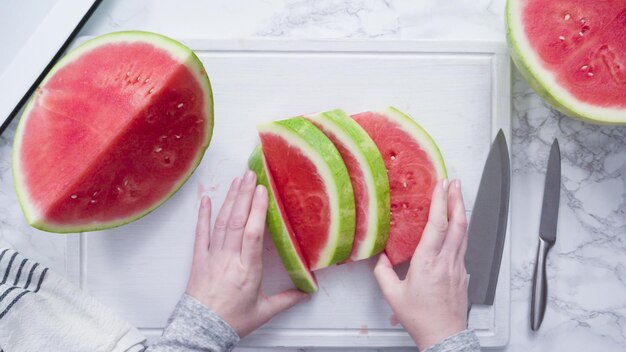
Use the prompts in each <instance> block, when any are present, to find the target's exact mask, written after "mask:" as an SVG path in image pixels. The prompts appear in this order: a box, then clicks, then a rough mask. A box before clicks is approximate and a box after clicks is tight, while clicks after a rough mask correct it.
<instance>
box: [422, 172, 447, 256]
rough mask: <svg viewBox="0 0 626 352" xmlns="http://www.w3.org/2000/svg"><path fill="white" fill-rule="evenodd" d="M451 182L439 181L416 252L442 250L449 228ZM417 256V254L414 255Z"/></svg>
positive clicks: (437, 251)
mask: <svg viewBox="0 0 626 352" xmlns="http://www.w3.org/2000/svg"><path fill="white" fill-rule="evenodd" d="M449 185H450V183H449V182H448V180H446V179H444V180H441V181H439V182H437V185H436V186H435V189H434V190H433V195H432V199H431V202H430V212H429V214H428V222H427V223H426V227H425V228H424V232H423V234H422V238H421V240H420V242H419V244H418V246H417V250H416V253H417V252H418V251H419V252H425V253H431V254H437V253H439V251H441V247H442V246H443V241H444V239H445V238H446V232H447V230H448V188H449ZM414 257H415V255H414Z"/></svg>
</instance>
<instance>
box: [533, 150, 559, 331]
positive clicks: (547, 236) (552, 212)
mask: <svg viewBox="0 0 626 352" xmlns="http://www.w3.org/2000/svg"><path fill="white" fill-rule="evenodd" d="M560 198H561V150H560V148H559V141H558V140H557V139H556V138H555V139H554V142H553V143H552V147H551V148H550V156H549V158H548V169H547V170H546V181H545V185H544V188H543V202H542V204H541V220H540V223H539V246H538V247H537V260H536V261H535V270H534V273H533V290H532V296H531V305H530V326H531V329H532V330H533V331H537V330H538V329H539V327H540V326H541V322H542V321H543V316H544V314H545V312H546V299H547V292H548V282H547V279H546V256H547V255H548V251H549V250H550V248H551V247H552V245H554V243H555V242H556V230H557V222H558V218H559V201H560Z"/></svg>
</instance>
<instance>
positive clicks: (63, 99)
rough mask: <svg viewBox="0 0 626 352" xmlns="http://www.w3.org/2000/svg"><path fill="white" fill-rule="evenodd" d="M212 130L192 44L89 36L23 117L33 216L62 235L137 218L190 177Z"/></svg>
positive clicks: (28, 208) (21, 194)
mask: <svg viewBox="0 0 626 352" xmlns="http://www.w3.org/2000/svg"><path fill="white" fill-rule="evenodd" d="M212 131H213V98H212V93H211V85H210V83H209V79H208V77H207V74H206V72H205V70H204V68H203V66H202V63H201V62H200V60H199V59H198V58H197V57H196V55H195V54H194V53H193V52H192V51H191V50H189V48H187V47H185V46H183V45H182V44H180V43H178V42H176V41H174V40H172V39H169V38H166V37H164V36H161V35H158V34H154V33H147V32H118V33H112V34H108V35H104V36H100V37H97V38H94V39H92V40H90V41H87V42H85V43H84V44H82V45H81V46H80V47H78V48H76V49H75V50H73V51H71V52H70V53H69V54H68V55H67V56H65V57H64V58H63V59H62V60H61V61H59V63H58V64H57V65H56V66H55V67H54V68H53V69H52V70H51V72H50V73H49V74H48V75H47V76H46V78H45V79H44V80H43V82H42V83H41V85H40V86H39V88H38V89H37V90H36V92H35V93H34V94H33V96H32V98H31V100H30V101H29V103H28V105H27V106H26V108H25V110H24V113H23V115H22V118H21V121H20V123H19V126H18V129H17V133H16V136H15V142H14V148H13V176H14V180H15V188H16V191H17V195H18V198H19V201H20V204H21V206H22V209H23V211H24V214H25V216H26V219H27V220H28V222H29V223H30V224H31V225H32V226H34V227H36V228H39V229H41V230H45V231H51V232H61V233H63V232H83V231H93V230H99V229H105V228H110V227H115V226H120V225H122V224H126V223H128V222H131V221H133V220H136V219H138V218H140V217H142V216H144V215H146V214H147V213H149V212H150V211H152V210H154V209H155V208H156V207H158V206H159V205H160V204H161V203H163V202H164V201H165V200H167V199H168V198H169V197H170V196H172V194H174V193H175V192H176V190H178V189H179V188H180V187H181V186H182V185H183V184H184V182H185V181H186V180H187V178H188V177H189V176H190V175H191V173H192V172H193V171H194V169H195V168H196V166H197V165H198V164H199V163H200V160H201V159H202V156H203V155H204V152H205V150H206V148H207V147H208V145H209V142H210V140H211V134H212Z"/></svg>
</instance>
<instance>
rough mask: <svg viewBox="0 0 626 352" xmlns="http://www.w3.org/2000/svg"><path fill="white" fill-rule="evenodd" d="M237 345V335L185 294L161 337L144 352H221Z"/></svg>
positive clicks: (218, 318) (208, 310) (209, 311)
mask: <svg viewBox="0 0 626 352" xmlns="http://www.w3.org/2000/svg"><path fill="white" fill-rule="evenodd" d="M237 342H239V336H238V335H237V333H236V332H235V331H234V330H233V329H232V328H231V327H230V326H229V325H228V324H226V323H225V322H224V321H223V320H222V319H220V317H218V316H217V315H216V314H215V313H213V312H212V311H211V310H210V309H209V308H207V307H206V306H204V305H203V304H202V303H200V302H198V300H196V299H195V298H193V297H191V296H189V295H187V294H185V295H183V297H182V298H181V299H180V301H178V304H177V305H176V308H174V312H172V315H171V316H170V318H169V319H168V321H167V326H166V327H165V330H163V335H161V337H160V338H159V339H158V340H157V341H156V343H154V344H153V345H151V346H150V347H148V348H147V349H146V352H199V351H203V352H204V351H211V352H225V351H230V350H232V349H233V347H235V345H236V344H237Z"/></svg>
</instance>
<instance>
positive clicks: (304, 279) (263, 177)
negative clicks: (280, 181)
mask: <svg viewBox="0 0 626 352" xmlns="http://www.w3.org/2000/svg"><path fill="white" fill-rule="evenodd" d="M248 167H249V168H250V170H252V171H254V172H255V173H256V174H257V183H258V184H260V185H263V186H264V187H265V188H266V190H267V193H268V211H267V220H266V223H267V227H268V229H269V232H270V236H271V238H272V242H273V243H274V246H275V247H276V251H277V253H278V256H279V257H280V260H281V262H282V263H283V266H284V267H285V270H286V271H287V274H288V275H289V278H290V279H291V281H292V282H293V284H294V285H295V286H296V288H298V289H299V290H301V291H304V292H309V293H313V292H315V291H317V289H318V285H317V280H316V279H315V274H313V273H312V272H311V270H310V269H309V268H308V266H307V264H306V262H305V261H304V260H305V259H304V258H303V256H302V254H301V251H300V249H299V245H298V243H297V242H294V240H293V239H292V237H291V235H290V234H289V229H287V227H286V226H285V223H286V221H288V220H287V219H284V218H283V214H282V212H281V211H280V207H279V205H278V201H277V200H276V198H275V196H274V187H273V186H272V185H273V182H272V179H271V177H272V176H271V174H270V173H269V170H268V168H267V165H266V161H265V158H264V157H263V154H262V152H261V147H260V146H257V147H256V148H255V150H254V151H253V152H252V154H251V155H250V159H248Z"/></svg>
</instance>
